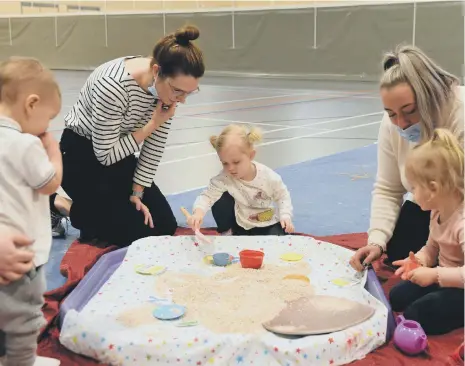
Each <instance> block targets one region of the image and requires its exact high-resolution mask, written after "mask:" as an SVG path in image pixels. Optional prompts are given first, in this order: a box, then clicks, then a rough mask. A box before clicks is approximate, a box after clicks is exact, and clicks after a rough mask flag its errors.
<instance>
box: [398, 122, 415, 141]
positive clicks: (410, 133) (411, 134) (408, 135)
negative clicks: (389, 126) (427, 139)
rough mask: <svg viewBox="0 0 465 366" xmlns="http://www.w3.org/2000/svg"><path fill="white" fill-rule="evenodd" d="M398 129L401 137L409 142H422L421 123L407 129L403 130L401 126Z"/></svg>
mask: <svg viewBox="0 0 465 366" xmlns="http://www.w3.org/2000/svg"><path fill="white" fill-rule="evenodd" d="M396 127H397V132H398V133H399V135H400V136H401V137H402V138H404V139H405V140H407V141H410V142H418V141H420V138H421V125H420V123H419V122H418V123H415V124H414V125H411V126H410V127H408V128H406V129H405V130H403V129H402V128H400V127H399V126H396Z"/></svg>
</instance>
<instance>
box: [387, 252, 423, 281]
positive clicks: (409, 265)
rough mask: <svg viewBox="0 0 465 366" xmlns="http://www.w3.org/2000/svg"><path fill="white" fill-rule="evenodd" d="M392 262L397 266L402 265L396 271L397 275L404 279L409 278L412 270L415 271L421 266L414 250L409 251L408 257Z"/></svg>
mask: <svg viewBox="0 0 465 366" xmlns="http://www.w3.org/2000/svg"><path fill="white" fill-rule="evenodd" d="M392 264H393V265H395V266H400V268H398V269H397V271H396V272H395V275H396V276H400V278H402V279H403V280H407V279H408V275H409V272H410V271H413V270H414V269H416V268H418V267H421V264H420V262H419V261H418V259H417V258H416V257H415V254H413V252H410V253H409V255H408V258H405V259H401V260H398V261H394V262H392Z"/></svg>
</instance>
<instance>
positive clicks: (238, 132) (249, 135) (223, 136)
mask: <svg viewBox="0 0 465 366" xmlns="http://www.w3.org/2000/svg"><path fill="white" fill-rule="evenodd" d="M233 137H236V138H239V139H240V141H241V142H242V144H243V146H244V147H245V148H248V149H253V147H254V145H255V143H256V142H260V141H261V140H262V133H261V131H260V130H259V129H258V128H255V127H252V128H251V129H247V127H245V126H243V125H237V124H232V125H229V126H227V127H226V128H225V129H224V130H223V131H222V132H221V133H220V134H219V135H218V136H211V137H210V143H211V144H212V146H213V147H214V148H215V150H216V151H218V152H219V151H221V149H222V148H223V147H224V146H225V145H226V144H227V143H228V142H229V141H230V139H231V138H233Z"/></svg>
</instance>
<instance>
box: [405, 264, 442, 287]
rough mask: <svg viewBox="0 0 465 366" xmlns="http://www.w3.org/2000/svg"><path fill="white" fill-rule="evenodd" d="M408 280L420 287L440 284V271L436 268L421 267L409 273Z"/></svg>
mask: <svg viewBox="0 0 465 366" xmlns="http://www.w3.org/2000/svg"><path fill="white" fill-rule="evenodd" d="M406 279H407V280H409V281H410V282H412V283H414V284H416V285H418V286H421V287H427V286H431V285H434V284H435V283H437V282H438V271H437V269H436V268H428V267H419V268H415V269H414V270H411V271H410V272H408V273H407V275H406Z"/></svg>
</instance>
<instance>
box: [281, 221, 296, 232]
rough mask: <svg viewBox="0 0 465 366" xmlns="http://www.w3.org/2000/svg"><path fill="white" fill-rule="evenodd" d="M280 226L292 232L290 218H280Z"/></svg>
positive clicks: (292, 225)
mask: <svg viewBox="0 0 465 366" xmlns="http://www.w3.org/2000/svg"><path fill="white" fill-rule="evenodd" d="M281 227H282V228H283V229H284V231H285V232H286V233H288V234H291V233H293V232H294V224H293V223H292V221H291V219H283V220H281Z"/></svg>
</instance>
